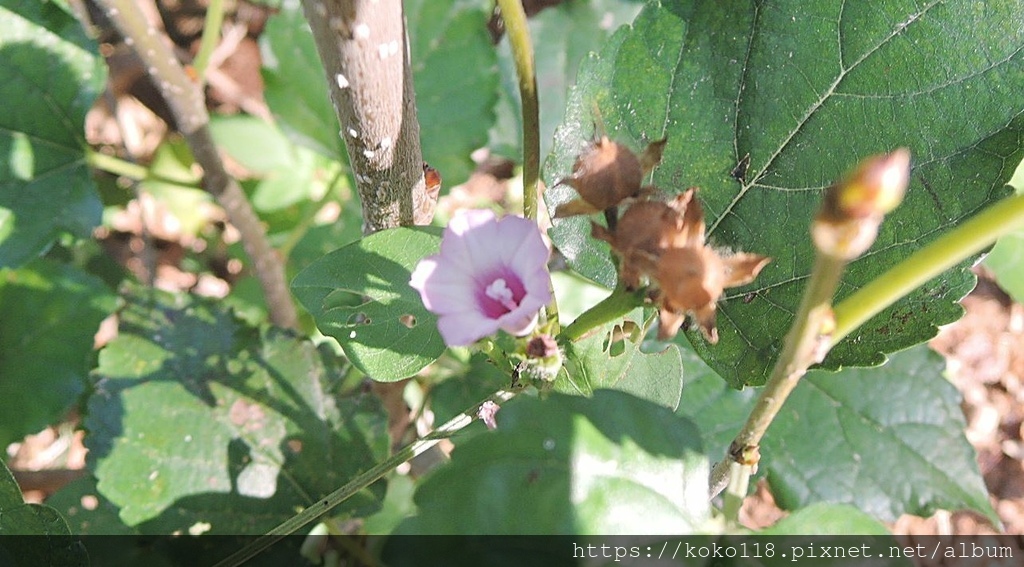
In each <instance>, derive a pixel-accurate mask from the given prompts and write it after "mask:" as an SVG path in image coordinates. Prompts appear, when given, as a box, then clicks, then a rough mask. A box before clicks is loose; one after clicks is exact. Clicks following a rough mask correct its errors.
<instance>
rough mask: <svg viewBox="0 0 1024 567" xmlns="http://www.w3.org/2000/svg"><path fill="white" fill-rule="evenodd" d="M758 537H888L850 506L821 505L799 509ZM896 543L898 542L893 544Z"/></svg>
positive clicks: (863, 514)
mask: <svg viewBox="0 0 1024 567" xmlns="http://www.w3.org/2000/svg"><path fill="white" fill-rule="evenodd" d="M758 535H816V536H823V535H846V536H850V535H876V536H884V535H889V530H888V529H887V528H886V527H885V525H884V524H882V523H880V522H879V521H878V520H876V519H874V518H872V517H871V516H869V515H867V514H865V513H864V512H861V511H860V510H858V509H857V508H854V507H853V506H850V505H848V504H826V503H823V502H819V503H816V504H811V505H810V506H808V507H806V508H800V509H799V510H796V511H794V512H793V513H792V514H790V515H788V516H786V517H785V518H783V519H781V520H779V521H778V522H776V523H775V524H774V525H773V526H771V527H770V528H766V529H763V530H761V531H759V532H758ZM894 541H895V540H894Z"/></svg>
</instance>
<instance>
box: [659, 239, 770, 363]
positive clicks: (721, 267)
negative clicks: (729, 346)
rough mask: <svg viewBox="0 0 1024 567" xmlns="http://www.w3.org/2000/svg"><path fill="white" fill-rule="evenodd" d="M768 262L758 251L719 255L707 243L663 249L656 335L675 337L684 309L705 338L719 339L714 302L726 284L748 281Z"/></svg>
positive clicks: (729, 285)
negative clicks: (658, 322) (692, 316)
mask: <svg viewBox="0 0 1024 567" xmlns="http://www.w3.org/2000/svg"><path fill="white" fill-rule="evenodd" d="M768 262H771V258H767V257H765V256H761V255H759V254H748V253H739V254H731V255H727V256H721V255H719V253H718V252H716V251H715V250H713V249H711V248H708V247H706V246H688V247H686V248H672V249H669V250H666V251H665V252H664V253H663V254H662V255H661V257H660V258H659V260H658V264H657V271H656V272H655V274H654V279H655V281H656V282H657V284H658V287H659V291H658V295H657V297H658V300H659V302H660V308H661V310H660V325H659V327H658V337H659V338H661V339H667V338H670V337H674V336H675V334H676V332H678V331H679V326H680V325H682V323H683V319H684V318H685V317H686V314H687V313H692V314H693V315H694V318H695V319H696V320H697V324H698V325H700V330H701V332H702V333H704V337H705V338H707V340H708V342H710V343H712V344H714V343H717V342H718V329H716V328H715V304H716V303H717V302H718V298H720V297H721V296H722V292H723V291H724V290H725V289H726V288H730V287H736V286H740V285H744V284H748V283H750V282H752V281H754V278H756V277H757V274H758V273H759V272H760V271H761V270H762V269H763V268H764V267H765V266H767V265H768Z"/></svg>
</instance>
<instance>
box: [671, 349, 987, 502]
mask: <svg viewBox="0 0 1024 567" xmlns="http://www.w3.org/2000/svg"><path fill="white" fill-rule="evenodd" d="M684 360H685V359H684ZM943 368H944V363H943V360H942V357H940V356H939V355H938V354H935V353H934V352H932V351H931V350H929V349H928V348H927V347H925V346H920V347H916V348H914V349H911V350H908V351H905V352H900V353H897V354H895V355H893V356H892V358H891V359H890V360H889V362H888V363H887V364H886V365H885V366H882V367H881V368H873V369H861V368H847V369H845V370H843V371H841V372H838V373H830V372H825V371H821V370H815V371H811V372H809V373H807V375H806V376H805V377H804V378H803V379H802V380H801V383H800V385H799V386H797V388H796V389H795V390H794V391H793V393H792V394H790V396H789V399H788V400H786V404H785V405H784V406H783V407H782V410H781V411H780V412H779V414H778V416H777V417H776V418H775V421H774V422H772V425H771V427H770V428H769V429H768V432H767V433H766V434H765V437H764V439H763V440H762V442H761V465H760V467H761V470H762V472H763V473H765V475H766V476H767V478H768V482H769V484H770V485H771V488H772V493H773V494H774V495H775V499H776V502H777V503H778V504H779V505H780V506H782V507H783V508H787V509H796V508H800V507H802V506H807V505H809V504H811V503H814V502H831V503H846V504H851V505H853V506H856V507H857V508H859V509H860V510H862V511H864V512H866V513H868V514H870V515H871V516H873V517H875V518H879V519H881V520H883V521H891V520H894V519H895V518H897V517H898V516H900V515H901V514H916V515H921V516H928V515H930V514H932V513H933V512H934V511H935V510H937V509H946V510H957V509H963V508H966V509H971V510H974V511H976V512H979V513H981V514H984V515H986V516H988V517H989V518H990V519H992V520H993V521H998V520H997V518H996V516H995V512H994V511H993V510H992V507H991V505H990V504H989V502H988V491H987V490H986V488H985V483H984V481H983V479H982V477H981V473H980V472H979V470H978V465H977V462H976V460H975V453H974V449H973V448H972V447H971V445H970V443H968V441H967V439H966V437H964V433H963V431H964V428H965V427H966V422H965V421H964V417H963V413H962V411H961V409H960V394H959V393H958V392H957V391H956V388H954V387H953V385H952V384H950V383H949V382H948V381H947V380H946V379H945V378H944V377H943V376H942V373H943ZM687 371H688V372H691V373H692V374H694V375H696V374H697V372H698V371H697V370H693V369H691V367H690V365H689V364H688V365H687ZM715 382H716V379H715V377H714V376H713V375H712V374H705V375H703V376H701V377H700V378H698V384H699V385H697V384H694V383H688V384H687V387H686V388H684V390H683V400H682V402H681V403H680V412H681V413H683V414H684V415H685V416H687V417H689V418H690V419H693V421H694V422H696V423H697V425H698V427H699V428H700V429H701V431H702V434H703V436H704V439H705V442H707V443H709V445H710V444H712V443H713V444H714V447H713V448H712V449H711V450H710V451H709V455H710V456H711V458H712V459H717V458H720V455H724V454H725V450H726V448H727V446H728V443H729V441H731V439H732V437H733V436H734V435H735V434H736V432H738V431H739V429H740V427H741V426H742V425H743V421H744V420H745V418H746V414H747V413H749V411H750V409H751V408H752V407H753V397H752V396H749V395H746V394H744V393H742V392H736V391H735V390H731V389H729V388H728V387H727V386H725V385H724V384H722V383H721V382H718V383H717V393H716V386H715V385H714V384H715ZM709 402H710V403H709ZM744 405H746V406H747V408H746V410H744V409H743V406H744ZM718 407H722V408H725V409H724V410H723V411H722V412H716V411H715V410H714V408H718ZM730 422H732V423H730ZM894 472H895V473H896V474H894Z"/></svg>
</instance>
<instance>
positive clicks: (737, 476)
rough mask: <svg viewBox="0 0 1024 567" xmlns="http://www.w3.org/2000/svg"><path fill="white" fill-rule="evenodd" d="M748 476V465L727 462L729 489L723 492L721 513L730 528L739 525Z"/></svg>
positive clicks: (747, 485) (748, 480)
mask: <svg viewBox="0 0 1024 567" xmlns="http://www.w3.org/2000/svg"><path fill="white" fill-rule="evenodd" d="M750 474H751V469H750V465H741V464H739V463H737V462H735V461H729V487H728V488H727V489H726V491H725V502H724V503H723V506H722V513H723V514H724V515H725V520H726V521H727V522H729V524H730V525H731V526H738V525H739V523H740V508H742V507H743V501H744V500H745V499H746V498H747V489H748V487H749V486H750Z"/></svg>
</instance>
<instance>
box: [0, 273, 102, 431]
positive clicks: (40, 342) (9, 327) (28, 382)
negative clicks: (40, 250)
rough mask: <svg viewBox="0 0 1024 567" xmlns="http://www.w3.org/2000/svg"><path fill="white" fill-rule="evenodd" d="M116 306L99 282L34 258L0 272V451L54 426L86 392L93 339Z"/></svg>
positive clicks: (88, 276) (90, 366)
mask: <svg viewBox="0 0 1024 567" xmlns="http://www.w3.org/2000/svg"><path fill="white" fill-rule="evenodd" d="M116 306H117V299H116V297H115V296H114V294H113V293H112V292H111V291H110V290H109V289H108V288H107V287H106V286H105V285H104V284H103V282H102V281H100V280H99V279H98V278H96V277H94V276H91V275H89V274H87V273H85V272H83V271H81V270H80V269H78V268H76V267H74V266H70V265H63V264H57V263H55V262H52V261H49V260H45V259H39V260H36V261H34V262H32V263H31V264H28V265H27V266H24V267H22V268H21V269H18V270H0V415H2V416H3V419H0V447H6V446H7V445H8V444H10V443H12V442H14V441H19V440H21V438H22V437H24V436H25V435H28V434H30V433H36V432H38V431H40V430H41V429H43V428H44V427H46V426H47V425H50V424H53V423H56V422H57V421H59V420H60V419H61V418H62V417H63V416H64V414H65V413H66V412H67V411H68V409H69V408H71V407H72V405H74V403H75V400H76V399H77V398H78V396H79V395H80V394H81V393H82V391H83V390H84V389H85V384H86V381H87V376H88V373H89V370H90V369H91V368H92V364H93V362H94V358H93V337H94V336H95V334H96V330H97V329H98V328H99V325H100V321H102V320H103V319H104V318H105V317H107V316H108V315H109V314H110V313H112V312H113V311H114V309H115V308H116Z"/></svg>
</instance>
